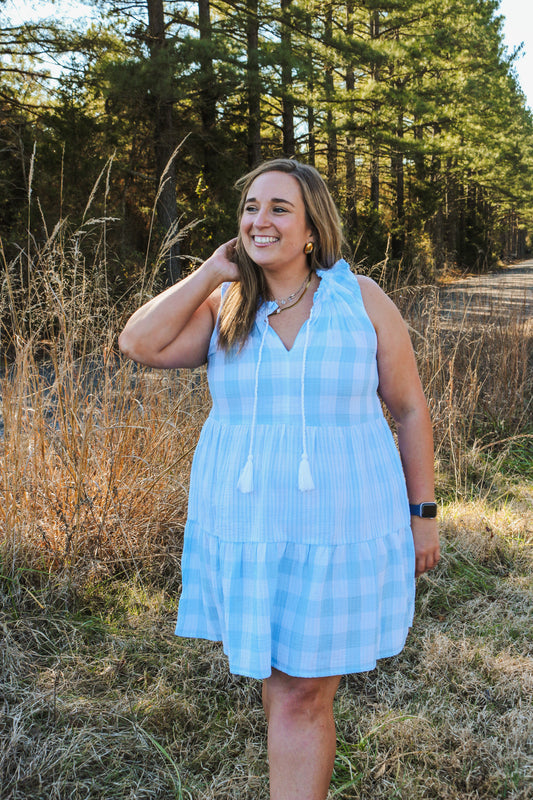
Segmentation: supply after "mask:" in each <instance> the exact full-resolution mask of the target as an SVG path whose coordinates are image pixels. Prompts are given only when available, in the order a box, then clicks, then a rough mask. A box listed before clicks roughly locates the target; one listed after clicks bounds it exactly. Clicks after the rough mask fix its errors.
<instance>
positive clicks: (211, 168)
mask: <svg viewBox="0 0 533 800" xmlns="http://www.w3.org/2000/svg"><path fill="white" fill-rule="evenodd" d="M198 25H199V28H200V42H201V43H202V44H203V47H202V49H201V50H200V53H201V56H200V75H199V84H200V87H199V88H200V116H201V120H202V140H203V168H204V176H205V180H206V183H207V186H208V187H209V186H210V184H211V180H210V178H211V176H212V175H213V174H215V173H216V167H217V165H216V154H215V151H214V149H213V132H214V129H215V125H216V121H217V106H216V99H217V98H216V84H215V71H214V69H213V58H212V56H211V53H210V47H211V39H212V31H211V8H210V4H209V0H198Z"/></svg>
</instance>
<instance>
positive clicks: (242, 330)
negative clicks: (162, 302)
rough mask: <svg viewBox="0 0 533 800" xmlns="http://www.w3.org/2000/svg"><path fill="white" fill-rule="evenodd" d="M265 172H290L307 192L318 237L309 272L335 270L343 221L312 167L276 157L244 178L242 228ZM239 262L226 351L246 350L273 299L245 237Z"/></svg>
mask: <svg viewBox="0 0 533 800" xmlns="http://www.w3.org/2000/svg"><path fill="white" fill-rule="evenodd" d="M265 172H286V173H288V174H289V175H292V176H293V177H294V178H296V180H297V181H298V183H299V185H300V190H301V192H302V197H303V201H304V206H305V211H306V215H307V220H308V222H309V225H310V227H311V228H312V230H313V234H314V235H313V244H314V248H313V251H312V253H310V254H309V255H308V256H307V259H308V265H309V268H310V269H311V270H312V271H314V272H316V270H317V269H329V268H330V267H332V266H333V264H334V263H335V262H336V261H338V259H339V258H340V254H341V246H342V241H343V239H342V230H341V221H340V218H339V214H338V211H337V209H336V207H335V203H334V202H333V199H332V197H331V195H330V193H329V190H328V187H327V186H326V184H325V182H324V180H323V178H322V177H321V175H320V173H319V172H317V170H316V169H315V168H314V167H310V166H309V165H308V164H301V163H300V162H299V161H293V160H292V159H289V158H275V159H272V160H271V161H264V162H263V163H262V164H259V166H258V167H256V168H255V169H253V170H252V171H251V172H248V173H247V174H246V175H244V176H243V177H242V178H240V179H239V180H238V181H237V183H236V184H235V186H236V187H237V188H238V189H240V190H241V199H240V203H239V209H238V221H239V225H240V221H241V217H242V215H243V211H244V206H245V204H246V197H247V195H248V190H249V189H250V186H251V185H252V183H253V182H254V181H255V179H256V178H258V177H259V176H260V175H263V174H264V173H265ZM235 261H236V263H237V266H238V267H239V273H240V276H241V277H240V281H236V282H235V283H232V285H231V286H230V288H229V289H228V291H227V293H226V295H225V297H224V302H223V305H222V308H221V311H220V317H219V323H218V341H219V345H220V347H222V349H224V350H226V352H227V351H229V350H231V349H233V348H234V347H238V348H239V349H241V348H242V347H243V346H244V344H245V342H246V339H247V338H248V336H249V335H250V332H251V330H252V327H253V324H254V321H255V315H256V313H257V309H258V308H259V306H260V305H261V303H262V302H263V301H264V300H268V299H269V291H268V286H267V283H266V280H265V275H264V273H263V270H262V269H261V268H260V267H259V266H258V265H257V264H256V263H255V261H253V260H252V259H251V258H250V256H249V255H248V254H247V252H246V250H245V249H244V245H243V243H242V240H241V236H240V234H239V237H238V240H237V245H236V248H235Z"/></svg>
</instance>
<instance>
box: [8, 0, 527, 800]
mask: <svg viewBox="0 0 533 800" xmlns="http://www.w3.org/2000/svg"><path fill="white" fill-rule="evenodd" d="M56 8H57V15H56V17H57V18H56V19H55V20H53V21H40V22H39V23H30V22H28V23H26V24H23V25H19V26H10V25H7V24H4V25H3V26H2V28H1V29H0V188H1V191H0V287H1V288H0V800H28V798H31V800H51V799H54V798H55V799H57V800H66V799H67V798H68V800H70V798H84V800H104V799H105V800H114V798H116V800H126V798H128V799H129V800H168V798H175V799H176V800H184V799H185V800H267V798H268V771H267V752H266V741H267V731H266V722H265V719H264V716H263V714H262V711H261V687H260V684H259V682H257V681H252V680H247V679H244V678H240V677H239V676H234V675H230V674H229V673H228V669H227V663H226V661H225V657H224V656H223V653H222V650H221V648H220V647H218V646H217V645H216V644H214V643H208V642H200V641H196V640H185V639H177V638H176V637H175V636H174V635H173V628H174V621H175V617H176V610H177V603H178V597H179V594H180V589H181V572H180V559H181V550H182V543H183V531H184V525H185V519H186V513H187V491H188V481H189V474H190V465H191V459H192V454H193V452H194V448H195V445H196V442H197V439H198V435H199V431H200V429H201V426H202V424H203V422H204V420H205V417H206V414H207V413H208V409H209V394H208V391H207V384H206V380H205V369H204V368H200V369H198V370H193V371H184V370H181V371H175V370H163V371H158V370H151V369H147V368H142V367H139V366H138V365H136V364H133V363H132V362H130V361H128V359H125V358H122V357H121V356H120V354H119V353H118V351H117V346H116V338H117V333H118V331H119V330H120V329H121V326H122V325H123V322H124V319H125V318H126V317H127V316H128V314H129V313H131V311H132V310H133V309H134V308H136V307H138V305H139V304H140V302H141V301H142V300H143V299H146V298H147V297H149V296H150V295H152V294H153V293H154V292H155V291H157V290H158V289H159V288H160V287H161V286H163V285H164V284H165V283H168V282H169V281H173V280H175V279H176V278H177V277H178V275H179V274H184V273H185V272H186V271H187V270H189V269H191V268H193V267H194V266H195V264H196V263H198V260H199V259H202V258H203V257H205V256H206V255H207V254H208V253H209V252H210V251H211V250H212V249H213V248H214V247H215V246H216V245H218V244H219V243H220V242H221V241H223V240H225V239H227V238H229V237H230V236H232V235H233V234H234V232H235V226H236V221H235V208H236V205H237V194H236V192H234V191H233V188H232V186H233V183H234V180H235V179H236V178H237V177H238V176H239V175H240V174H241V173H242V172H243V171H245V170H246V169H247V168H248V167H249V166H252V165H253V164H255V163H256V161H258V160H259V159H260V158H266V157H269V156H277V155H281V154H285V155H290V156H292V155H295V156H296V157H298V158H301V159H302V160H304V161H307V162H310V163H314V164H315V165H316V166H317V167H318V168H319V170H320V171H321V172H322V173H323V174H324V175H325V176H326V178H327V180H328V183H329V185H330V188H331V190H332V192H333V194H334V196H335V199H336V201H337V203H338V205H339V207H340V209H341V212H342V215H343V218H344V221H345V233H346V240H347V256H348V257H349V258H350V260H351V261H352V263H353V264H354V266H355V268H356V269H357V270H359V271H363V272H367V273H368V274H372V275H373V276H374V277H375V278H377V279H378V280H379V281H380V282H381V283H382V285H384V286H385V288H386V289H387V290H388V291H389V292H390V294H391V295H392V297H393V299H394V301H395V302H396V303H397V305H398V306H399V308H400V310H401V312H402V314H403V316H404V318H405V319H406V321H407V324H408V325H409V328H410V332H411V335H412V341H413V346H414V349H415V354H416V358H417V363H418V367H419V371H420V375H421V379H422V383H423V386H424V391H425V393H426V396H427V399H428V404H429V407H430V411H431V416H432V420H433V424H434V438H435V471H436V479H437V481H436V489H437V499H438V502H439V518H440V530H441V534H442V535H441V543H442V558H441V561H440V563H439V566H438V568H437V569H436V570H434V571H432V572H431V573H429V574H428V575H425V576H423V577H422V578H420V579H419V580H418V586H417V608H416V615H415V622H414V625H413V628H412V630H411V632H410V635H409V639H408V642H407V646H406V648H405V649H404V651H403V652H402V653H401V654H400V655H399V656H397V657H395V658H392V659H385V660H384V661H382V662H380V664H379V665H378V667H377V668H376V669H375V670H373V671H372V672H369V673H361V674H357V675H351V676H345V677H344V678H343V681H342V684H341V687H340V689H339V692H338V694H337V697H336V701H335V714H336V720H337V734H338V737H337V753H336V758H335V769H334V774H333V779H332V785H331V792H330V795H329V797H330V800H332V799H333V798H340V800H368V798H369V797H372V798H374V800H391V798H395V799H396V800H404V799H405V798H409V800H431V799H432V798H433V799H434V800H531V787H532V781H531V778H532V776H533V759H532V757H531V753H532V751H531V731H532V730H533V707H532V704H531V697H532V696H533V678H532V676H533V651H532V643H531V627H532V626H531V619H532V597H533V578H532V576H533V568H532V567H533V563H532V556H533V550H532V548H531V543H532V541H533V525H532V518H533V513H532V512H533V493H532V486H533V448H532V442H533V418H532V414H531V408H532V403H533V369H532V358H533V327H532V320H531V315H530V305H529V304H528V296H527V291H526V290H524V292H522V284H521V283H519V285H518V288H517V289H516V291H513V292H512V293H511V295H510V296H509V295H508V296H506V297H504V296H502V295H500V294H497V293H494V294H492V295H491V293H490V291H486V292H485V293H484V294H485V297H484V302H483V303H482V302H481V299H480V297H479V295H476V294H475V292H474V291H473V289H472V285H471V283H469V284H468V286H469V288H468V290H467V291H465V292H464V293H463V294H462V296H463V298H464V303H460V304H456V303H455V302H453V303H452V302H450V294H449V289H448V288H447V287H446V286H442V285H441V284H442V283H444V282H443V281H440V280H439V279H440V278H444V277H447V276H448V275H450V274H451V275H453V274H455V273H457V272H465V271H468V272H483V271H486V270H489V269H491V268H492V267H494V266H497V265H499V264H501V263H502V262H505V261H506V260H514V258H516V257H520V256H522V255H524V253H525V252H526V249H527V248H528V247H529V245H530V233H531V219H532V210H533V175H532V166H533V136H532V134H533V118H532V114H531V111H530V110H528V108H527V105H526V101H525V98H524V96H523V94H522V92H521V90H520V88H519V85H518V83H517V78H516V74H515V66H514V65H515V63H516V55H514V54H512V53H509V52H508V51H507V50H506V48H505V46H504V43H503V38H502V21H501V19H500V18H499V4H498V2H496V0H438V1H437V0H409V2H407V0H390V1H389V2H377V0H365V2H363V0H344V2H340V0H339V1H338V2H332V0H322V2H318V0H292V1H291V0H280V2H271V1H270V0H230V2H227V1H226V0H197V2H192V0H191V2H166V3H163V1H162V0H146V1H145V2H136V0H120V2H118V1H117V2H107V0H98V2H96V0H95V2H94V5H93V6H92V8H93V9H94V15H89V16H88V18H87V21H86V23H85V22H82V21H81V19H80V20H79V22H78V23H76V24H74V23H72V22H71V21H69V19H68V18H67V17H65V19H62V18H61V10H62V9H64V8H65V0H63V2H61V3H57V5H56ZM6 9H7V4H6V3H5V2H4V1H3V0H0V13H3V12H5V11H6ZM42 59H46V64H52V65H54V64H55V65H56V66H50V67H48V66H46V65H45V64H44V63H43V60H42ZM525 270H527V267H526V268H521V269H518V270H517V272H518V273H519V274H520V275H523V274H525ZM507 274H509V272H507ZM476 280H477V279H476ZM520 280H521V278H519V279H518V281H519V282H520Z"/></svg>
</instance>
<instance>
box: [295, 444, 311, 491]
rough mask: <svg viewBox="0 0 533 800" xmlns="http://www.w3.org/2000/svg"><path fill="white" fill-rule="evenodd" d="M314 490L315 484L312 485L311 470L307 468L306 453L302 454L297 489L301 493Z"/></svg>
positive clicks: (307, 459)
mask: <svg viewBox="0 0 533 800" xmlns="http://www.w3.org/2000/svg"><path fill="white" fill-rule="evenodd" d="M314 488H315V484H314V483H313V476H312V475H311V468H310V467H309V458H308V457H307V453H303V455H302V458H301V459H300V468H299V470H298V489H299V490H300V491H301V492H310V491H311V490H312V489H314Z"/></svg>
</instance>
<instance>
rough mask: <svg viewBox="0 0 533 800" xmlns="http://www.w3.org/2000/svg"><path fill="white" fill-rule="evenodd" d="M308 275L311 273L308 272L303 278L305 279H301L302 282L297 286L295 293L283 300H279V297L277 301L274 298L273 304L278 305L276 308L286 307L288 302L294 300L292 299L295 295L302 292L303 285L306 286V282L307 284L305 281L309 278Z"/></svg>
mask: <svg viewBox="0 0 533 800" xmlns="http://www.w3.org/2000/svg"><path fill="white" fill-rule="evenodd" d="M310 274H311V273H310V272H309V273H308V274H307V275H306V276H305V278H304V279H303V281H302V283H301V284H300V286H298V288H297V289H296V291H295V292H293V293H292V294H290V295H289V296H288V297H283V298H281V297H280V299H279V300H278V298H277V297H275V298H274V302H275V303H276V305H278V306H284V305H286V304H287V303H290V301H291V300H294V298H295V297H296V295H297V294H299V293H300V292H301V291H302V289H303V288H304V286H305V284H306V282H307V279H308V278H309V275H310Z"/></svg>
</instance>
